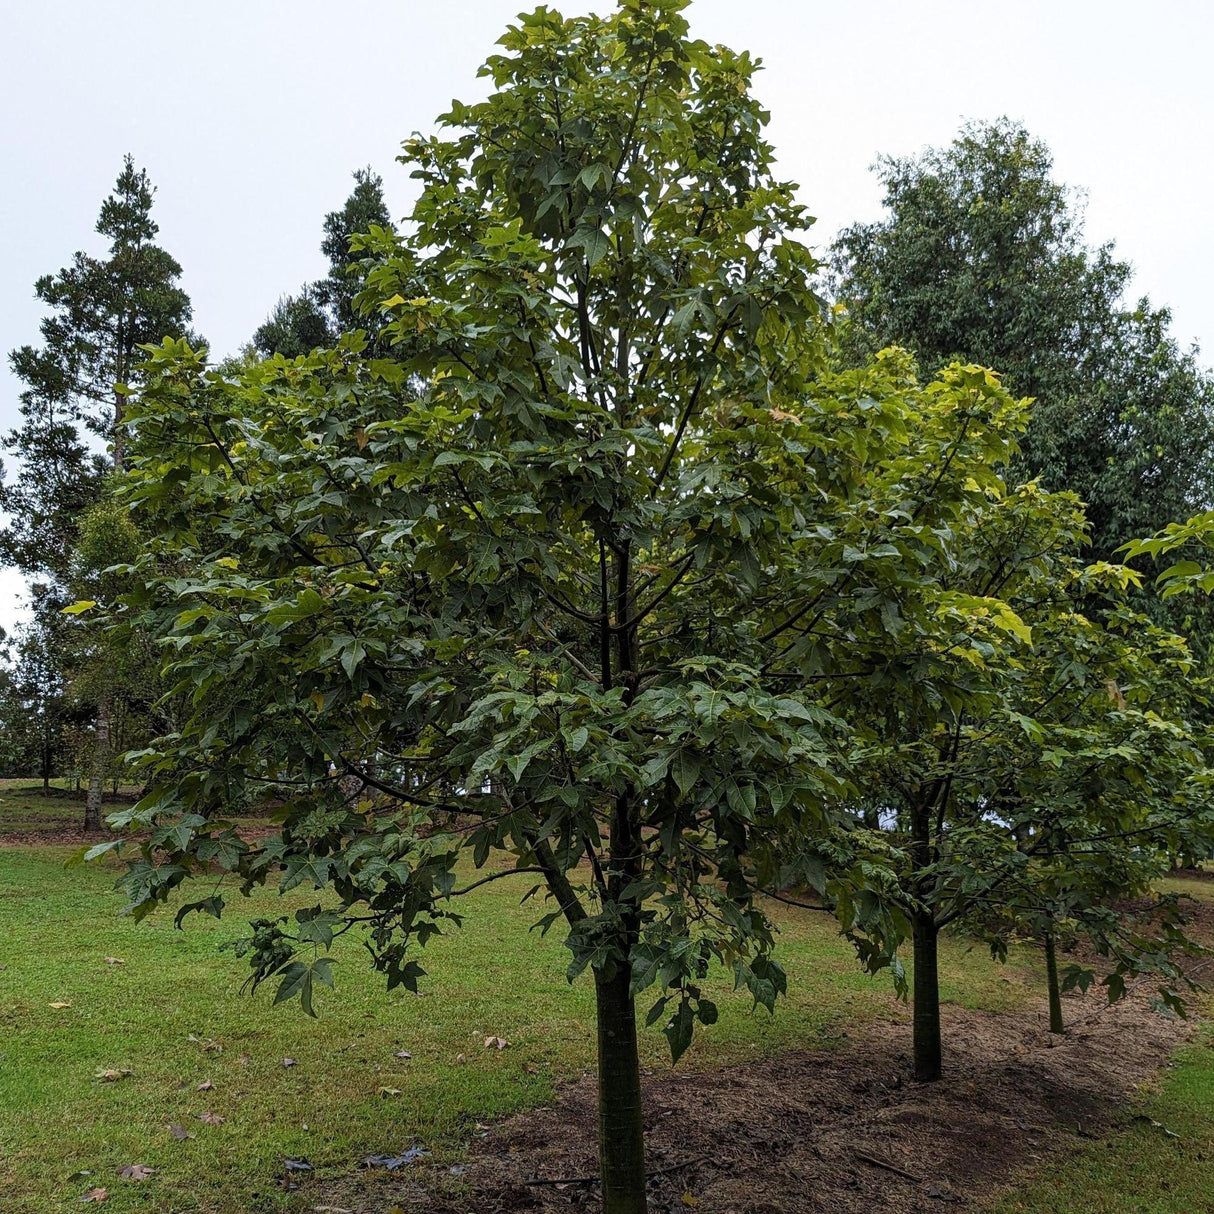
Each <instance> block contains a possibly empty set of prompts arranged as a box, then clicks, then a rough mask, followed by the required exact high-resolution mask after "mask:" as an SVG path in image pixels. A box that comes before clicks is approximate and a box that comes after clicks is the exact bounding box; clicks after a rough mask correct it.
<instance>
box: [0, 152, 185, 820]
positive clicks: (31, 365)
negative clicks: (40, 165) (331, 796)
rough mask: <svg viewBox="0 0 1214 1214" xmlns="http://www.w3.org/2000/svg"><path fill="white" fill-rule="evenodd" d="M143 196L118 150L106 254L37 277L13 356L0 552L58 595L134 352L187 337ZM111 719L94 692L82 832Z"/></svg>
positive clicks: (119, 429) (104, 226)
mask: <svg viewBox="0 0 1214 1214" xmlns="http://www.w3.org/2000/svg"><path fill="white" fill-rule="evenodd" d="M152 198H153V189H152V185H151V183H150V182H149V180H148V176H147V173H146V171H144V170H139V171H136V169H135V164H134V161H133V159H132V158H131V157H130V156H127V158H126V160H125V162H124V164H123V169H122V172H121V173H120V174H119V176H118V180H117V183H116V185H115V187H114V192H113V193H112V194H110V195H109V197H108V198H106V199H105V201H104V202H103V203H102V204H101V213H100V216H99V218H98V220H97V229H96V230H97V231H98V232H99V233H100V234H101V235H102V236H105V237H107V238H108V239H109V241H110V248H109V255H108V256H107V257H105V258H96V257H93V256H91V255H90V254H88V253H83V252H81V253H77V254H76V256H75V257H74V258H73V260H72V264H71V265H70V266H68V267H67V268H65V269H63V270H61V271H60V272H59V273H58V274H57V275H54V276H51V275H48V276H46V277H44V278H40V279H39V280H38V283H37V285H36V288H35V291H36V294H37V297H38V299H39V300H40V301H41V302H42V303H43V304H44V305H46V307H47V308H48V309H49V315H47V316H46V317H45V318H44V319H43V320H42V322H41V326H40V327H41V331H42V345H41V347H37V348H36V347H34V346H23V347H21V348H20V349H18V350H15V351H13V353H12V355H11V356H10V362H11V365H12V368H13V372H14V374H16V376H17V378H18V379H20V380H21V381H22V382H23V383H24V384H25V388H24V390H23V391H22V393H21V416H22V424H21V426H20V427H19V428H18V429H17V430H15V431H13V432H11V433H10V434H9V435H8V436H7V438H6V440H5V446H6V448H7V450H8V451H9V453H10V454H12V455H15V456H16V457H17V459H18V465H17V474H16V477H15V478H14V479H12V480H8V481H5V482H4V483H3V484H0V508H2V509H4V510H6V511H7V512H8V513H9V515H10V518H11V521H10V522H9V524H8V525H7V526H6V527H5V528H4V529H3V530H0V553H2V554H3V556H4V558H5V559H7V560H8V561H10V562H11V563H12V564H15V565H16V566H17V567H18V568H20V569H21V570H22V572H23V573H25V574H26V575H28V576H31V577H37V578H43V579H46V580H47V581H48V582H49V583H50V584H51V585H52V586H54V587H55V588H56V589H57V590H58V591H59V593H61V594H62V593H63V592H64V591H65V590H66V589H67V587H68V585H69V583H70V580H71V576H72V563H73V559H74V552H75V547H76V540H77V535H78V528H79V525H80V521H81V519H82V518H84V516H85V515H86V513H87V512H88V510H89V508H90V507H91V506H92V505H93V504H95V503H96V502H98V501H99V500H100V499H101V498H102V497H103V495H104V494H105V492H106V489H105V485H106V476H107V473H108V472H109V471H111V470H114V471H117V472H122V470H123V467H124V463H125V447H126V427H125V425H124V416H123V415H124V400H125V395H124V393H125V389H126V386H128V385H129V384H130V383H131V382H132V380H133V379H134V378H135V368H136V364H137V363H138V362H139V361H141V359H142V357H143V355H142V354H141V353H140V347H141V346H143V345H145V344H146V343H148V342H157V341H160V340H161V339H162V338H163V337H165V336H166V335H167V336H182V335H184V334H185V332H186V329H187V326H188V324H189V320H190V301H189V297H188V296H187V295H186V293H185V292H184V291H183V290H182V289H181V288H180V287H179V286H178V282H177V280H178V278H179V276H180V274H181V266H180V265H178V263H177V262H176V261H175V260H174V259H173V258H172V257H171V256H170V255H169V254H168V253H167V252H166V251H165V250H164V249H162V248H160V247H159V246H158V245H157V244H155V243H154V242H155V237H156V233H157V231H158V227H157V224H156V222H155V220H153V219H152V216H151V210H152ZM90 436H92V437H91V438H90ZM98 439H100V440H102V441H104V442H106V443H108V444H109V450H110V460H108V461H107V460H106V459H104V458H103V457H102V456H101V455H100V454H99V453H98V452H97V451H96V449H95V448H96V443H95V440H98ZM109 716H110V704H109V700H108V698H107V697H106V696H102V697H101V698H100V699H98V701H97V703H96V727H95V731H94V736H95V747H94V759H93V776H92V779H91V781H90V785H89V795H88V800H87V802H86V807H85V829H86V830H89V829H97V828H98V827H99V826H100V824H101V809H100V807H101V799H102V793H103V786H104V776H103V774H102V773H103V772H104V771H105V768H106V764H107V762H108V736H109V731H110V720H109Z"/></svg>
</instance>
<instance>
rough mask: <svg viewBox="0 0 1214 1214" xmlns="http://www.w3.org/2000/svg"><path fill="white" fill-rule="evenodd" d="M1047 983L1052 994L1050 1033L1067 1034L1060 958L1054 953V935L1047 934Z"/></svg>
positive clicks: (1049, 932)
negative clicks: (1060, 978) (1059, 979)
mask: <svg viewBox="0 0 1214 1214" xmlns="http://www.w3.org/2000/svg"><path fill="white" fill-rule="evenodd" d="M1045 981H1046V986H1047V987H1048V989H1049V993H1050V1032H1051V1033H1065V1032H1066V1025H1064V1024H1063V1023H1062V993H1061V991H1060V990H1059V989H1058V957H1057V955H1056V954H1055V952H1054V933H1053V932H1052V931H1048V930H1047V931H1046V933H1045Z"/></svg>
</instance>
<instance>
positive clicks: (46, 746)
mask: <svg viewBox="0 0 1214 1214" xmlns="http://www.w3.org/2000/svg"><path fill="white" fill-rule="evenodd" d="M32 597H33V612H32V618H31V619H30V621H29V622H28V623H26V624H25V625H23V626H22V627H21V628H20V629H19V630H18V632H17V635H16V636H15V637H13V638H12V641H11V644H10V649H9V654H8V658H9V661H8V669H6V670H4V671H3V682H2V684H0V770H3V772H4V773H5V774H6V775H10V776H29V775H37V776H39V777H40V778H41V780H42V787H43V789H44V790H46V791H49V789H50V782H51V777H52V776H53V775H54V774H55V770H56V767H57V764H58V762H59V761H60V759H61V757H62V755H63V752H64V749H65V746H66V743H65V738H64V730H65V727H66V725H67V723H68V719H69V716H70V711H69V707H68V704H67V700H66V688H65V686H64V665H65V663H64V658H63V652H62V651H63V644H64V639H63V633H64V621H63V618H62V616H61V615H60V614H59V609H60V607H61V606H62V603H61V602H59V601H58V600H56V599H55V598H54V597H53V596H51V595H50V593H49V591H48V589H47V588H46V587H45V586H35V587H34V588H33V596H32Z"/></svg>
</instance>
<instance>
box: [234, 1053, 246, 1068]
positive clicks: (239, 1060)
mask: <svg viewBox="0 0 1214 1214" xmlns="http://www.w3.org/2000/svg"><path fill="white" fill-rule="evenodd" d="M236 1061H237V1062H239V1063H240V1065H241V1066H245V1065H247V1064H248V1061H249V1056H248V1054H241V1056H240V1057H239V1058H237V1059H236Z"/></svg>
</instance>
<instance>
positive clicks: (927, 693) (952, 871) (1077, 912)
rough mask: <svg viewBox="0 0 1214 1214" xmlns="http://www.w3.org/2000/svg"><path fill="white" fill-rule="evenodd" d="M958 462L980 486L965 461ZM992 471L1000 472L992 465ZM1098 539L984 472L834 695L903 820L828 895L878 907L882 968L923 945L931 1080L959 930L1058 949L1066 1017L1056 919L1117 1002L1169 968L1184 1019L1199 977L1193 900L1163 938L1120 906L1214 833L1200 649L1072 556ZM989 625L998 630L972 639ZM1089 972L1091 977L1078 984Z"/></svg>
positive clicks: (920, 1020)
mask: <svg viewBox="0 0 1214 1214" xmlns="http://www.w3.org/2000/svg"><path fill="white" fill-rule="evenodd" d="M961 424H962V425H964V424H965V423H964V422H962V423H961ZM1007 454H1010V448H1009V450H1008V451H1005V453H1004V455H1005V458H1006V456H1007ZM953 470H954V473H955V474H956V475H958V476H962V477H964V476H966V475H967V474H968V472H969V468H967V464H966V458H965V452H963V451H958V453H957V458H956V459H955V460H954V461H953ZM982 470H983V471H984V472H985V473H986V475H987V477H988V478H993V472H992V470H991V467H990V464H989V462H988V461H987V460H984V461H983V469H982ZM975 471H977V469H975ZM1082 526H1083V516H1082V511H1081V510H1080V508H1079V507H1078V503H1077V502H1076V501H1075V499H1074V498H1073V496H1071V495H1050V494H1045V493H1043V492H1041V490H1040V489H1039V488H1038V487H1037V486H1036V485H1033V484H1030V485H1027V486H1023V487H1021V488H1019V489H1017V490H1014V491H1006V490H1004V489H1003V488H1002V487H1001V486H1000V485H999V483H998V482H997V481H996V480H994V479H988V481H987V484H986V486H985V489H984V492H983V493H982V494H980V495H979V494H975V495H972V496H971V499H970V503H969V510H968V512H967V515H961V516H959V517H958V519H957V521H956V522H955V523H954V526H953V527H952V533H951V535H950V537H949V539H948V541H947V542H948V545H949V559H948V560H945V561H941V562H940V563H939V569H938V572H937V573H936V575H935V576H934V577H933V580H932V584H931V585H930V586H928V587H926V588H925V590H926V596H927V598H926V602H927V607H928V609H927V610H924V609H923V608H922V607H921V606H918V605H917V604H916V603H915V602H914V601H913V600H912V601H907V600H906V599H904V600H903V601H902V602H901V603H900V604H899V613H900V615H901V616H902V617H903V619H904V620H905V621H907V623H906V625H905V626H903V627H902V628H901V629H900V630H899V631H898V632H897V633H896V634H894V635H890V636H887V637H885V638H882V639H879V640H877V639H876V638H874V640H876V644H875V647H874V648H871V649H870V648H868V647H867V646H866V645H865V644H864V641H863V637H861V638H859V640H860V643H859V644H855V645H853V647H852V653H853V658H854V661H855V663H856V667H857V674H859V676H860V677H857V678H854V679H851V680H849V681H848V683H846V684H842V685H838V686H832V688H831V693H832V697H833V698H834V702H835V704H836V711H839V712H840V713H842V714H843V715H844V716H846V717H847V718H848V719H849V721H851V722H852V723H853V725H854V727H855V735H854V736H855V753H854V758H853V772H852V774H853V781H854V783H855V784H856V786H857V787H858V788H859V789H860V790H861V792H862V793H863V796H864V801H865V803H866V804H868V805H873V804H876V805H878V806H881V807H883V809H884V810H885V817H886V821H885V822H884V823H883V824H879V825H882V826H883V829H879V830H876V831H873V830H871V829H870V830H865V831H857V832H855V834H854V836H853V838H852V840H851V843H852V846H853V848H858V849H859V852H860V853H861V854H862V855H864V854H867V855H868V857H869V860H870V864H871V863H876V864H879V865H882V866H883V868H884V871H885V873H886V874H887V877H886V880H885V881H884V882H883V883H879V884H877V885H876V886H875V887H874V883H873V882H872V881H871V879H870V880H869V881H868V883H867V884H868V888H861V889H860V890H858V891H855V892H852V891H849V890H847V888H846V883H845V882H844V883H843V888H841V889H840V888H836V889H834V890H833V891H831V892H832V893H833V896H835V897H842V898H844V899H850V898H853V897H857V896H858V897H861V898H865V899H867V906H866V907H865V909H864V912H863V913H862V914H859V915H857V916H855V919H856V926H855V927H854V928H853V935H854V936H855V937H856V939H857V943H858V944H859V946H860V953H861V957H862V958H863V959H864V960H865V961H866V962H867V964H868V965H869V968H871V969H879V968H881V967H883V966H885V965H893V966H894V972H895V976H896V978H897V979H898V980H899V981H900V982H901V981H902V972H901V967H900V966H899V965H898V964H897V950H898V948H899V946H900V945H901V944H902V943H903V942H904V941H905V940H906V939H908V938H909V939H910V940H911V941H912V942H913V952H914V975H913V989H914V1025H913V1030H914V1064H915V1074H916V1078H918V1079H919V1080H921V1081H929V1082H930V1081H933V1080H936V1079H939V1078H940V1076H941V1074H942V1065H943V1050H942V1042H941V1034H940V1013H939V980H938V974H937V952H938V941H939V936H940V933H941V931H943V930H944V929H946V928H956V929H964V930H968V931H970V932H972V933H975V934H977V935H979V936H981V937H982V938H984V939H986V940H987V942H988V943H989V944H990V945H991V947H992V950H993V951H994V952H995V954H996V955H997V956H1006V952H1007V947H1008V941H1009V937H1010V936H1011V934H1012V933H1013V932H1015V931H1019V932H1021V933H1023V932H1024V931H1025V930H1026V928H1027V929H1029V930H1031V931H1032V933H1033V934H1035V935H1038V937H1039V938H1042V939H1044V942H1045V944H1046V948H1047V961H1048V962H1049V968H1050V969H1051V971H1054V972H1053V973H1052V974H1051V979H1052V980H1051V983H1050V994H1051V996H1052V1001H1053V1003H1054V1008H1053V1011H1054V1012H1055V1015H1056V1016H1057V1014H1059V1012H1060V1008H1059V1007H1058V1005H1057V995H1058V990H1059V987H1058V982H1057V974H1056V964H1055V958H1054V940H1055V936H1056V934H1057V932H1058V930H1059V929H1060V927H1062V928H1063V929H1064V930H1065V931H1066V932H1067V933H1068V934H1070V935H1075V934H1080V933H1082V934H1084V935H1085V936H1086V937H1087V938H1088V939H1089V940H1090V941H1091V942H1092V943H1093V944H1094V945H1095V946H1096V949H1097V951H1098V952H1100V953H1101V954H1102V955H1104V956H1106V957H1108V958H1110V961H1111V966H1112V968H1111V971H1110V972H1109V973H1108V974H1107V975H1106V976H1105V978H1104V984H1105V986H1106V988H1107V990H1108V992H1109V996H1110V999H1113V998H1118V997H1120V996H1121V995H1122V994H1123V993H1124V991H1125V989H1126V985H1125V977H1126V975H1127V974H1131V973H1140V972H1146V971H1149V970H1155V971H1158V972H1159V973H1160V975H1161V977H1162V979H1163V981H1164V986H1163V987H1161V990H1160V994H1161V998H1162V999H1163V1000H1164V1001H1165V1002H1167V1003H1168V1004H1169V1005H1170V1006H1173V1007H1177V1008H1178V1007H1180V1003H1179V998H1178V996H1177V994H1176V991H1175V987H1177V986H1181V985H1183V984H1184V978H1183V974H1182V973H1181V972H1180V970H1179V969H1178V967H1177V966H1176V965H1175V964H1174V963H1173V962H1172V960H1171V959H1170V955H1171V954H1172V953H1173V952H1174V951H1176V950H1177V949H1182V950H1183V949H1187V948H1190V947H1191V946H1190V945H1189V943H1188V941H1187V939H1186V938H1185V937H1184V935H1183V932H1182V931H1181V930H1180V926H1179V920H1178V916H1177V915H1176V913H1175V911H1176V908H1175V907H1174V906H1172V905H1170V904H1168V903H1165V904H1163V906H1162V909H1163V911H1164V912H1165V913H1164V919H1163V922H1162V925H1161V928H1160V929H1159V930H1155V931H1153V930H1148V929H1147V928H1146V927H1145V926H1144V927H1142V928H1139V927H1138V926H1137V925H1135V924H1134V923H1133V922H1132V918H1131V917H1130V916H1127V915H1124V914H1122V913H1121V912H1119V911H1117V910H1116V909H1115V908H1114V906H1113V903H1114V902H1115V901H1116V900H1117V899H1125V898H1130V897H1133V896H1135V895H1139V894H1145V893H1148V892H1149V890H1150V887H1151V882H1152V880H1153V879H1154V878H1156V877H1158V876H1160V875H1161V874H1162V873H1164V872H1166V870H1167V867H1168V864H1169V861H1170V857H1171V856H1172V855H1175V854H1176V853H1177V852H1178V851H1183V850H1185V849H1186V848H1187V847H1189V846H1191V845H1192V841H1195V840H1201V839H1208V838H1210V837H1211V832H1212V831H1214V819H1212V818H1211V815H1210V813H1209V811H1208V809H1207V808H1206V807H1205V804H1204V801H1205V798H1204V793H1203V785H1204V781H1205V778H1206V776H1205V773H1206V772H1207V771H1208V759H1207V757H1206V754H1205V744H1204V743H1203V740H1202V739H1203V738H1204V734H1205V731H1204V728H1203V726H1202V720H1203V718H1204V717H1205V716H1207V715H1208V705H1207V704H1206V702H1205V696H1204V692H1203V691H1202V689H1201V687H1200V685H1198V686H1197V687H1196V688H1192V687H1190V684H1191V683H1192V682H1193V673H1194V662H1193V659H1192V657H1191V655H1190V654H1189V652H1188V650H1187V648H1186V646H1185V644H1184V642H1183V641H1182V640H1181V639H1180V638H1178V637H1175V636H1172V635H1170V634H1167V633H1165V632H1164V631H1163V630H1161V629H1158V628H1154V627H1152V626H1151V625H1150V622H1149V621H1148V620H1146V619H1145V618H1143V617H1141V616H1139V615H1136V614H1135V613H1133V612H1131V611H1130V610H1129V609H1128V608H1126V607H1124V606H1119V607H1118V606H1117V605H1116V595H1117V593H1118V592H1119V590H1120V589H1121V588H1123V587H1124V585H1125V583H1126V582H1127V581H1128V580H1130V577H1131V575H1129V574H1128V573H1127V571H1125V570H1123V569H1121V568H1120V567H1115V566H1095V567H1092V568H1089V569H1085V568H1083V567H1082V566H1081V565H1079V564H1078V563H1077V562H1076V561H1075V559H1074V557H1073V556H1072V552H1073V549H1074V546H1075V545H1074V541H1075V536H1076V535H1077V534H1079V533H1081V531H1082ZM1096 598H1103V599H1105V600H1106V601H1107V600H1109V599H1110V598H1111V599H1112V600H1113V603H1114V609H1113V610H1112V611H1111V613H1110V616H1109V619H1108V621H1107V622H1101V621H1097V620H1094V619H1089V618H1087V617H1086V616H1085V615H1081V614H1080V613H1079V612H1077V611H1076V610H1075V607H1074V605H1073V604H1074V603H1075V602H1076V601H1080V600H1083V601H1094V600H1095V599H1096ZM984 616H985V617H986V619H987V621H988V627H986V628H985V629H982V628H979V627H975V623H976V621H980V620H981V619H982V618H983V617H984ZM824 643H827V644H828V643H829V638H824ZM872 643H873V642H872V641H870V642H869V644H872ZM840 701H844V702H842V703H841V702H840ZM870 824H871V818H870ZM1092 980H1093V974H1092V972H1091V971H1090V970H1088V969H1085V968H1084V967H1079V966H1076V967H1073V968H1072V970H1071V971H1069V972H1068V974H1067V975H1066V980H1065V983H1064V985H1075V984H1077V983H1078V984H1080V985H1084V986H1086V985H1087V984H1089V983H1090V982H1091V981H1092ZM1055 1023H1057V1021H1055Z"/></svg>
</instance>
